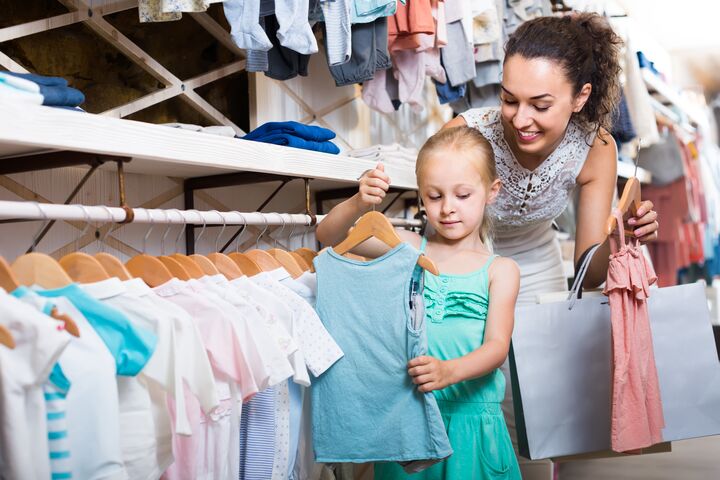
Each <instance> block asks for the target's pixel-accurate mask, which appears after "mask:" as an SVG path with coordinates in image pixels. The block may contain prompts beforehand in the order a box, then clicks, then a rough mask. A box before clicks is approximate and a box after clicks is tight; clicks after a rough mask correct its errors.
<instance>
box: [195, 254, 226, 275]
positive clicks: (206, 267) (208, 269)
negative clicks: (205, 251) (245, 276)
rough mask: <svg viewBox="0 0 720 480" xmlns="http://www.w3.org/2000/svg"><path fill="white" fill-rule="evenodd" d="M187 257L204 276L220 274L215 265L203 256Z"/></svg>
mask: <svg viewBox="0 0 720 480" xmlns="http://www.w3.org/2000/svg"><path fill="white" fill-rule="evenodd" d="M188 257H189V258H190V259H191V260H192V261H193V262H195V263H196V264H197V266H198V267H200V270H202V271H203V274H204V275H217V274H219V273H220V270H218V268H217V267H216V266H215V264H214V263H213V262H212V261H211V260H210V259H209V258H208V257H206V256H205V255H197V254H194V255H188ZM231 261H232V260H231Z"/></svg>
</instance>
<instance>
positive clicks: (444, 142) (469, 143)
mask: <svg viewBox="0 0 720 480" xmlns="http://www.w3.org/2000/svg"><path fill="white" fill-rule="evenodd" d="M440 149H443V150H456V151H463V152H465V153H471V154H470V155H469V156H468V158H470V159H471V161H472V164H473V166H474V167H475V168H477V170H478V172H479V173H480V176H481V177H482V178H483V181H484V183H485V187H487V188H490V185H492V183H493V182H494V181H495V180H496V179H497V170H496V169H495V154H494V153H493V149H492V145H490V142H488V141H487V139H486V138H485V137H484V136H483V135H482V134H481V133H480V132H479V131H478V130H477V129H475V128H472V127H468V126H462V127H451V128H445V129H443V130H440V131H439V132H437V133H436V134H435V135H433V136H432V137H430V138H428V140H427V141H426V142H425V144H424V145H423V146H422V148H421V149H420V152H419V153H418V157H417V163H416V164H415V176H416V177H417V182H418V185H420V183H421V176H422V171H423V166H424V165H425V163H426V162H427V161H428V159H429V158H430V157H431V156H432V155H433V154H435V153H436V152H437V151H438V150H440ZM448 161H452V157H449V158H448ZM492 234H493V225H492V219H491V218H490V216H489V215H485V212H483V221H482V224H481V225H480V239H481V240H482V241H483V243H484V244H485V245H486V246H487V247H488V249H490V250H492Z"/></svg>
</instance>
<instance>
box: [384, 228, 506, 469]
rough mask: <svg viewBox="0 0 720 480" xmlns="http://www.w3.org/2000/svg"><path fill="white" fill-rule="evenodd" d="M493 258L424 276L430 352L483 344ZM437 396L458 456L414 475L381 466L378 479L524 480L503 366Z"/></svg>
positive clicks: (445, 355) (457, 353) (443, 356)
mask: <svg viewBox="0 0 720 480" xmlns="http://www.w3.org/2000/svg"><path fill="white" fill-rule="evenodd" d="M426 243H427V239H426V238H423V240H422V244H421V248H420V251H421V252H422V251H424V250H425V246H426ZM494 258H495V256H491V257H490V258H489V259H488V261H487V263H486V264H485V265H484V266H483V267H482V268H481V269H479V270H477V271H475V272H472V273H469V274H465V275H440V276H434V275H430V274H428V273H426V274H425V289H424V293H423V296H424V300H425V308H426V310H427V312H426V318H427V320H428V322H427V337H428V353H427V354H428V355H430V356H431V357H435V358H438V359H440V360H449V359H452V358H459V357H462V356H464V355H467V354H468V353H470V352H472V351H473V350H476V349H477V348H479V347H480V346H481V345H482V343H483V338H484V336H485V322H486V319H487V313H488V302H489V287H490V285H489V283H490V282H489V277H488V270H489V269H490V265H491V263H492V261H493V259H494ZM433 394H434V397H435V398H436V399H437V403H438V407H439V408H440V413H441V414H442V419H443V422H444V424H445V428H446V430H447V435H448V437H449V439H450V445H452V448H453V451H454V453H453V455H452V456H451V457H449V458H447V459H445V460H443V461H442V462H440V463H438V464H436V465H433V466H432V467H430V468H428V469H427V470H424V471H423V472H420V473H417V474H414V475H412V476H408V475H407V474H405V473H404V472H403V470H402V469H401V468H400V467H399V466H398V465H394V464H378V465H376V466H375V478H376V479H383V480H384V479H387V480H391V479H392V480H398V479H402V478H412V479H425V480H430V479H433V480H435V479H437V480H440V479H448V480H450V479H457V478H472V479H473V480H486V479H487V480H490V479H494V478H498V477H501V478H506V479H520V468H519V466H518V463H517V460H516V458H515V452H514V450H513V446H512V442H511V440H510V435H509V433H508V429H507V426H506V425H505V418H504V417H503V413H502V408H501V404H502V401H503V398H504V396H505V377H504V376H503V374H502V372H501V371H500V369H496V370H494V371H493V372H491V373H489V374H487V375H485V376H483V377H480V378H474V379H471V380H466V381H464V382H460V383H457V384H455V385H450V386H449V387H446V388H444V389H442V390H437V391H435V392H433Z"/></svg>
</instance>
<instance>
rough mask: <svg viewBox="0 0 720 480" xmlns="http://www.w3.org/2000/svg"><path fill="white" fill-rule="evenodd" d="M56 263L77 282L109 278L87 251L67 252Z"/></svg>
mask: <svg viewBox="0 0 720 480" xmlns="http://www.w3.org/2000/svg"><path fill="white" fill-rule="evenodd" d="M58 263H60V266H61V267H63V270H65V271H66V272H67V274H68V275H70V278H72V279H73V280H74V281H76V282H78V283H94V282H100V281H103V280H107V279H109V278H110V275H108V273H107V271H106V270H105V269H104V268H103V266H102V264H101V263H100V262H98V261H97V259H96V258H95V257H92V256H91V255H88V254H87V253H83V252H73V253H68V254H67V255H65V256H64V257H62V258H61V259H60V261H59V262H58Z"/></svg>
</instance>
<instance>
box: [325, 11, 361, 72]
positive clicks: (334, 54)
mask: <svg viewBox="0 0 720 480" xmlns="http://www.w3.org/2000/svg"><path fill="white" fill-rule="evenodd" d="M320 5H321V6H322V12H323V18H324V20H325V47H326V49H327V59H328V65H330V66H331V67H332V66H334V65H342V64H343V63H345V62H347V61H348V60H350V55H351V52H352V28H351V19H352V15H351V11H352V5H353V1H352V0H332V1H321V2H320Z"/></svg>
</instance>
